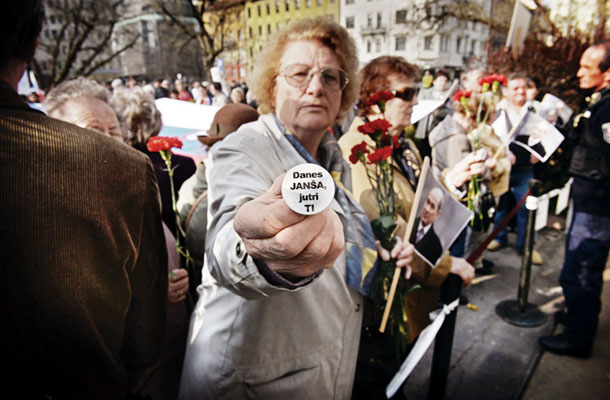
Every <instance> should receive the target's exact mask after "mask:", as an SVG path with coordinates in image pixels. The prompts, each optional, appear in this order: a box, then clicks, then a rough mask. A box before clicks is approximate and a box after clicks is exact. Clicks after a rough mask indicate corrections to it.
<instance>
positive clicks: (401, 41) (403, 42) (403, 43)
mask: <svg viewBox="0 0 610 400" xmlns="http://www.w3.org/2000/svg"><path fill="white" fill-rule="evenodd" d="M394 49H395V50H396V51H401V50H406V49H407V38H406V37H404V36H398V37H397V38H396V46H395V47H394Z"/></svg>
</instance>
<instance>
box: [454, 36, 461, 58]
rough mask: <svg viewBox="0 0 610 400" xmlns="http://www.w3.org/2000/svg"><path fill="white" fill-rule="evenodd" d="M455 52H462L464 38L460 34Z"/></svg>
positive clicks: (456, 41)
mask: <svg viewBox="0 0 610 400" xmlns="http://www.w3.org/2000/svg"><path fill="white" fill-rule="evenodd" d="M455 52H456V53H458V54H459V53H461V52H462V38H461V37H459V36H458V37H457V39H456V40H455Z"/></svg>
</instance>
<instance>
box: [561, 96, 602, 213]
mask: <svg viewBox="0 0 610 400" xmlns="http://www.w3.org/2000/svg"><path fill="white" fill-rule="evenodd" d="M594 96H595V95H594ZM596 97H597V96H596ZM604 130H605V131H606V133H605V134H604ZM570 139H571V140H572V141H573V142H574V143H575V144H576V146H575V147H574V149H573V152H572V160H571V163H570V173H571V174H572V175H574V182H573V183H572V197H573V199H574V207H575V208H576V209H577V210H578V211H584V212H587V213H590V214H594V215H602V216H606V217H610V207H608V198H610V87H606V88H604V89H603V90H601V91H600V92H599V99H598V100H597V101H593V102H592V103H591V104H590V105H589V106H588V107H587V108H586V109H585V110H583V112H582V113H580V114H578V115H577V116H575V117H574V123H573V129H572V131H571V132H570Z"/></svg>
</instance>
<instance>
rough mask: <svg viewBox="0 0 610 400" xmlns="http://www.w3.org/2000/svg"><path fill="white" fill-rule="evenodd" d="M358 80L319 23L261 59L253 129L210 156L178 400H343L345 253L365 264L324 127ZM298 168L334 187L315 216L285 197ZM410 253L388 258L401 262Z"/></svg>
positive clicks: (348, 385) (348, 51) (361, 221)
mask: <svg viewBox="0 0 610 400" xmlns="http://www.w3.org/2000/svg"><path fill="white" fill-rule="evenodd" d="M357 67H358V58H357V56H356V46H355V44H354V42H353V40H352V39H351V38H350V36H349V34H348V33H347V31H346V30H345V29H344V28H342V27H341V26H340V25H338V24H336V23H335V22H332V21H330V20H329V19H327V18H317V19H306V20H298V21H294V22H292V23H291V24H289V25H287V26H286V27H285V28H284V29H283V30H281V31H278V32H277V33H276V34H275V35H274V36H273V37H272V38H271V39H270V40H269V42H268V43H267V44H266V48H265V49H264V51H263V52H262V53H261V54H260V56H259V59H258V60H257V63H256V64H255V70H254V71H253V75H252V81H251V84H250V88H251V90H252V91H253V93H254V97H255V98H256V100H257V101H258V104H259V111H260V113H261V116H260V117H259V119H258V120H257V121H254V122H252V123H249V124H245V125H242V126H241V127H240V128H239V129H238V130H237V131H236V132H235V133H234V134H232V135H229V136H228V137H227V138H226V139H225V140H223V141H222V142H219V143H218V144H216V145H214V147H213V148H212V150H211V152H210V154H209V157H210V159H209V163H208V171H207V177H208V183H209V187H208V200H209V202H208V204H209V209H208V215H209V220H208V235H207V237H206V259H205V266H204V270H203V279H202V284H201V286H200V289H199V291H200V300H199V302H198V304H197V306H196V309H195V311H194V313H193V318H192V322H191V331H190V333H189V340H188V347H187V351H186V358H185V362H184V369H183V374H182V380H181V388H180V398H181V399H243V398H259V399H291V400H295V399H347V398H350V396H351V391H352V386H353V379H354V371H355V365H356V355H357V350H358V343H359V336H360V326H361V323H362V295H361V294H360V292H359V291H358V290H357V289H354V287H353V283H354V281H353V280H351V279H350V278H351V277H353V273H354V272H356V271H360V273H361V266H362V261H363V260H362V257H355V253H354V252H351V251H350V249H353V248H354V246H356V248H358V249H359V250H362V251H363V252H364V251H372V252H373V254H376V253H374V252H375V242H374V238H373V235H372V231H371V230H370V225H369V223H368V218H367V217H366V214H365V213H364V210H362V208H361V207H360V206H359V205H358V203H357V202H356V201H355V200H354V199H353V198H352V197H351V196H350V195H349V193H348V192H347V191H346V190H344V189H342V188H343V187H346V188H349V187H350V186H351V183H350V179H349V178H350V174H349V172H350V169H349V164H348V163H347V162H346V161H345V160H343V157H342V154H341V150H340V148H339V146H338V144H337V142H336V141H335V140H334V139H333V137H332V135H331V133H330V132H328V128H329V127H330V126H332V125H333V124H334V123H335V122H336V121H338V120H339V119H340V118H341V117H342V116H343V115H345V114H346V113H347V111H348V110H349V109H350V107H351V106H352V104H353V103H354V101H355V100H356V96H357V94H358V85H357V83H356V82H357V80H356V79H355V78H356V76H355V75H356V72H357ZM304 163H314V164H319V165H320V166H322V167H323V168H325V169H327V170H328V171H329V172H331V175H332V176H333V177H334V178H335V179H337V180H340V182H339V183H340V184H337V189H336V190H335V191H334V195H335V197H334V199H333V200H332V202H331V204H330V206H329V207H328V208H327V209H326V210H324V211H322V212H321V213H319V214H315V215H300V214H297V213H295V212H293V211H292V210H291V209H289V208H288V207H287V205H286V203H285V202H284V199H283V198H282V194H281V190H280V187H281V182H282V179H283V177H284V176H285V173H286V171H288V170H289V169H290V168H292V167H294V166H297V165H301V164H304ZM367 229H368V233H367ZM352 245H353V246H352ZM410 249H412V246H411V247H410ZM403 250H404V251H403ZM408 250H409V248H405V249H402V248H399V249H398V254H395V256H397V258H399V262H400V263H403V264H408V262H409V261H410V257H411V254H412V250H411V252H409V251H408ZM358 254H360V251H358ZM367 254H371V253H370V252H369V253H367ZM372 262H374V259H373V260H372ZM353 268H358V270H355V269H353ZM323 270H324V271H323ZM360 282H361V280H357V283H358V284H360Z"/></svg>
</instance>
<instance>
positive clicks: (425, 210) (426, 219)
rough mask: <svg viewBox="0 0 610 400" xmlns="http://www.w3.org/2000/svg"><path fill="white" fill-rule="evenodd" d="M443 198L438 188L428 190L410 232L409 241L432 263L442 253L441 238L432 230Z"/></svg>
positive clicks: (440, 209) (438, 215) (439, 213)
mask: <svg viewBox="0 0 610 400" xmlns="http://www.w3.org/2000/svg"><path fill="white" fill-rule="evenodd" d="M443 200H444V195H443V191H442V190H441V189H440V188H438V187H435V188H433V189H432V190H430V192H429V193H428V197H427V198H426V200H425V203H424V205H423V207H422V209H421V213H420V215H419V217H417V218H416V219H415V223H414V224H413V231H412V232H411V240H410V241H411V243H413V244H414V245H415V250H417V252H418V253H419V254H420V255H421V256H422V257H424V258H425V259H426V260H428V262H430V264H432V265H435V264H436V261H437V260H438V259H439V257H440V256H441V254H442V253H443V246H442V244H441V240H440V238H439V236H438V234H437V233H436V231H435V230H434V221H436V220H437V219H438V218H439V217H440V215H441V211H442V206H443Z"/></svg>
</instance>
